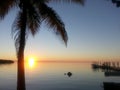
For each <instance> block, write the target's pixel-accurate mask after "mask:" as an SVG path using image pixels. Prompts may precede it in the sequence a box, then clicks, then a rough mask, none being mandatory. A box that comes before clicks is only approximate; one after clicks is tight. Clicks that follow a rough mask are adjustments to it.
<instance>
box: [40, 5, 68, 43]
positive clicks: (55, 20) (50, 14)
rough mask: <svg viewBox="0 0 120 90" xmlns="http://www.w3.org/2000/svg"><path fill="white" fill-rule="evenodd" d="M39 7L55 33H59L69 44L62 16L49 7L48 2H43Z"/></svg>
mask: <svg viewBox="0 0 120 90" xmlns="http://www.w3.org/2000/svg"><path fill="white" fill-rule="evenodd" d="M39 7H40V8H39V10H40V11H39V12H40V14H41V16H42V18H43V19H44V21H45V23H46V24H47V26H49V28H53V30H54V32H55V34H56V35H59V36H60V37H61V38H62V40H63V41H64V42H65V44H66V45H67V41H68V36H67V32H66V30H65V25H64V23H63V22H62V20H61V18H60V17H59V16H58V14H57V13H56V12H55V11H54V10H53V9H52V8H50V7H48V6H47V5H46V4H44V3H42V4H41V5H40V6H39Z"/></svg>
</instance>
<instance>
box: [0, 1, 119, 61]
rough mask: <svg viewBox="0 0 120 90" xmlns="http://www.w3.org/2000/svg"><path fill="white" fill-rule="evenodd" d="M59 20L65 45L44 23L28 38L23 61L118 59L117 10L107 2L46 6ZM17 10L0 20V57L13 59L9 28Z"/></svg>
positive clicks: (13, 53)
mask: <svg viewBox="0 0 120 90" xmlns="http://www.w3.org/2000/svg"><path fill="white" fill-rule="evenodd" d="M49 6H50V7H52V8H53V9H54V10H56V12H57V13H58V14H59V16H60V17H61V19H62V21H63V22H64V24H65V28H66V31H67V33H68V38H69V40H68V45H67V47H66V46H65V44H64V43H63V42H62V41H61V40H60V39H59V38H58V37H57V36H56V35H54V33H53V32H52V29H50V28H48V27H47V26H46V25H45V24H44V23H43V24H42V25H41V27H40V31H39V32H38V33H37V34H36V35H35V36H34V37H33V36H32V35H29V37H28V39H27V41H26V47H25V59H27V58H30V57H34V58H35V59H36V60H39V61H44V60H45V61H46V60H50V61H51V60H52V61H54V60H57V61H60V60H62V61H63V60H68V61H71V60H73V61H93V60H120V55H119V54H120V8H117V7H116V6H115V5H114V4H113V3H111V2H110V1H109V0H86V2H85V5H84V6H81V5H78V4H68V3H49ZM16 13H17V10H16V9H14V10H11V11H10V12H9V14H8V15H7V16H6V17H5V19H4V20H2V21H0V30H1V33H0V58H1V59H12V60H17V58H16V50H15V45H14V39H13V38H12V35H11V26H12V23H13V21H14V20H15V17H16Z"/></svg>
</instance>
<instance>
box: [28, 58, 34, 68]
mask: <svg viewBox="0 0 120 90" xmlns="http://www.w3.org/2000/svg"><path fill="white" fill-rule="evenodd" d="M28 62H29V66H30V67H33V65H34V62H35V59H34V58H30V59H29V61H28Z"/></svg>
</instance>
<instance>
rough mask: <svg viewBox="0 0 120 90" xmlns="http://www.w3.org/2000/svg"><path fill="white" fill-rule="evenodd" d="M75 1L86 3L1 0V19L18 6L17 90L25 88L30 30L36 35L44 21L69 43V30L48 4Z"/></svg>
mask: <svg viewBox="0 0 120 90" xmlns="http://www.w3.org/2000/svg"><path fill="white" fill-rule="evenodd" d="M51 1H52V2H64V1H66V2H68V3H71V2H75V3H80V4H84V2H83V0H1V1H0V19H1V20H2V19H4V17H5V15H6V14H7V13H8V12H9V11H10V10H11V9H14V7H16V8H18V10H19V11H18V14H17V17H16V19H15V21H14V23H13V28H12V32H13V33H14V39H15V47H16V52H17V59H18V74H17V75H18V76H17V77H18V79H17V80H18V81H17V90H25V72H24V48H25V43H26V38H27V36H28V32H30V33H31V34H32V35H35V34H36V33H37V32H38V31H39V27H40V25H41V23H42V22H45V23H46V25H48V26H49V27H50V28H52V30H53V31H54V32H55V34H56V35H58V36H60V37H61V39H62V40H63V41H64V42H65V44H66V45H67V40H68V36H67V32H66V30H65V25H64V23H63V21H62V20H61V18H60V17H59V15H58V14H57V13H56V12H55V11H54V10H53V9H52V8H51V7H49V6H48V3H49V2H51Z"/></svg>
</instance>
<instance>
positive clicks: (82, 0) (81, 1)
mask: <svg viewBox="0 0 120 90" xmlns="http://www.w3.org/2000/svg"><path fill="white" fill-rule="evenodd" d="M48 1H49V2H50V1H52V2H66V3H76V4H81V5H84V4H85V0H48Z"/></svg>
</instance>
